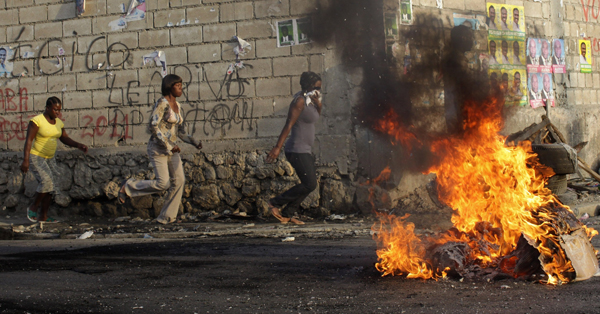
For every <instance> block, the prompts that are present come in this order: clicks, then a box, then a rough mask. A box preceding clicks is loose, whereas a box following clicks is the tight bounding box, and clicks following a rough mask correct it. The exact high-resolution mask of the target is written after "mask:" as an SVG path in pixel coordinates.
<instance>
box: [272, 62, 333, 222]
mask: <svg viewBox="0 0 600 314" xmlns="http://www.w3.org/2000/svg"><path fill="white" fill-rule="evenodd" d="M300 86H301V87H302V90H301V91H300V92H298V93H296V94H295V95H294V99H293V100H292V102H291V103H290V109H289V111H288V117H287V120H286V122H285V126H284V127H283V130H281V134H280V135H279V139H278V140H277V145H275V147H273V149H272V150H271V151H270V152H269V155H268V156H267V162H273V161H275V160H276V159H277V157H278V156H279V153H280V152H281V148H282V147H283V143H284V142H285V157H286V159H287V160H288V161H289V163H290V164H291V165H292V167H294V170H295V171H296V173H297V174H298V178H300V183H299V184H297V185H295V186H293V187H292V188H290V189H289V190H287V191H285V192H283V193H282V194H280V195H278V196H276V197H274V198H272V199H271V200H270V201H269V211H270V212H271V214H272V215H273V217H275V218H277V219H278V220H279V221H281V223H288V222H292V223H295V224H299V225H301V224H304V222H303V221H301V220H300V219H299V218H297V217H294V213H296V212H297V211H298V210H299V209H300V204H301V203H302V201H303V200H304V199H305V198H306V197H307V196H308V194H310V192H312V191H313V190H314V189H315V188H316V187H317V174H316V171H315V160H314V158H313V156H312V154H311V153H312V145H313V143H314V141H315V125H316V123H317V121H318V120H319V116H320V115H321V109H322V108H323V104H321V77H320V76H319V75H318V74H316V73H314V72H304V73H302V76H301V77H300ZM290 132H291V133H292V135H291V136H290V138H289V139H288V140H287V142H286V138H287V137H288V134H290ZM284 206H285V208H284V209H283V211H282V210H281V208H283V207H284Z"/></svg>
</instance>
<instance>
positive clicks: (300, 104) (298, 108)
mask: <svg viewBox="0 0 600 314" xmlns="http://www.w3.org/2000/svg"><path fill="white" fill-rule="evenodd" d="M304 107H305V106H304V97H298V98H297V100H296V103H295V104H294V105H292V106H290V110H289V111H288V118H287V120H286V121H285V126H284V127H283V130H281V134H279V139H278V140H277V145H275V147H273V149H272V150H271V151H270V152H269V155H268V156H267V162H273V161H274V160H275V159H277V157H278V156H279V153H281V148H282V147H283V143H285V139H286V138H287V137H288V135H289V134H290V131H292V127H293V126H294V124H296V121H298V118H299V117H300V114H301V113H302V110H304Z"/></svg>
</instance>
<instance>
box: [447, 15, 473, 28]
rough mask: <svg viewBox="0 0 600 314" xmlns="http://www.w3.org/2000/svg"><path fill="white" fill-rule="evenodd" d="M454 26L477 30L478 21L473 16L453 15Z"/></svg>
mask: <svg viewBox="0 0 600 314" xmlns="http://www.w3.org/2000/svg"><path fill="white" fill-rule="evenodd" d="M453 19H454V26H458V25H464V26H466V27H468V28H470V29H472V30H479V19H478V18H477V15H475V14H473V15H470V14H459V13H453Z"/></svg>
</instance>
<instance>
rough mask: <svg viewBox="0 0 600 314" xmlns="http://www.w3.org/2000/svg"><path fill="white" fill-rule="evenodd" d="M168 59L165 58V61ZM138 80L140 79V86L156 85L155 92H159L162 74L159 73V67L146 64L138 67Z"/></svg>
mask: <svg viewBox="0 0 600 314" xmlns="http://www.w3.org/2000/svg"><path fill="white" fill-rule="evenodd" d="M168 61H169V59H167V62H168ZM138 80H139V81H140V86H154V87H156V91H157V93H159V94H160V85H161V84H162V76H161V75H160V68H159V67H156V66H150V65H146V66H145V67H143V68H141V69H139V70H138Z"/></svg>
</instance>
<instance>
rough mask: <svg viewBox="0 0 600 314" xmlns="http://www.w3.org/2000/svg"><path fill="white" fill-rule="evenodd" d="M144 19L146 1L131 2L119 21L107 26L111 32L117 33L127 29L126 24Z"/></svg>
mask: <svg viewBox="0 0 600 314" xmlns="http://www.w3.org/2000/svg"><path fill="white" fill-rule="evenodd" d="M145 18H146V0H131V1H130V2H129V6H128V7H127V12H126V14H125V15H124V16H121V17H120V18H119V19H117V20H114V21H111V22H110V23H108V26H110V28H111V29H112V30H113V31H118V30H121V29H124V28H126V27H127V22H133V21H141V20H143V19H145Z"/></svg>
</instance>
